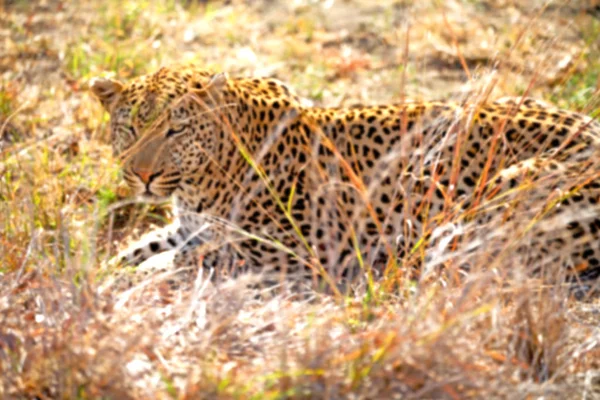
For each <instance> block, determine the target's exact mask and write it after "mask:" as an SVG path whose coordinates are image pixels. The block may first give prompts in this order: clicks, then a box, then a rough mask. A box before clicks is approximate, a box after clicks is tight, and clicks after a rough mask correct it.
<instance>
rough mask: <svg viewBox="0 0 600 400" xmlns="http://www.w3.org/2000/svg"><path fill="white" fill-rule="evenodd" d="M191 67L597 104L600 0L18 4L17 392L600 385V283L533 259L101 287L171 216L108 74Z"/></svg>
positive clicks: (423, 93) (483, 392) (164, 393)
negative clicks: (331, 277) (366, 282)
mask: <svg viewBox="0 0 600 400" xmlns="http://www.w3.org/2000/svg"><path fill="white" fill-rule="evenodd" d="M185 61H190V62H196V63H198V64H201V65H204V66H206V67H208V68H212V69H214V70H217V71H225V72H228V73H229V74H231V75H254V76H273V77H277V78H278V79H280V80H282V81H284V82H287V83H289V84H290V85H291V86H292V87H294V88H295V89H296V91H297V92H298V93H299V94H300V95H301V96H302V97H304V98H306V99H308V100H309V101H312V102H313V103H314V104H317V105H328V106H345V105H352V104H356V103H384V102H391V101H399V100H400V99H403V98H411V99H457V100H461V99H465V98H467V97H469V96H488V97H490V98H498V97H501V96H506V95H510V96H520V95H527V96H531V97H536V98H539V99H540V100H543V101H546V102H549V103H553V104H557V105H559V106H560V107H563V108H568V109H572V110H577V111H580V112H582V113H584V114H587V115H590V116H592V117H596V118H598V117H600V3H599V2H597V1H595V0H581V1H575V0H573V1H570V2H569V1H550V2H542V1H511V0H499V1H494V0H490V1H484V0H448V1H410V0H381V1H370V0H322V1H321V0H294V1H278V0H257V1H249V0H248V1H236V0H232V1H200V0H186V1H183V0H161V1H149V0H120V1H117V0H104V1H92V0H80V1H59V0H32V1H30V0H4V1H2V0H0V377H1V378H0V382H1V384H0V397H1V398H32V399H33V398H39V399H54V398H65V399H72V398H77V399H96V398H114V399H126V398H177V399H188V398H190V399H195V398H206V399H214V398H226V399H228V398H236V399H237V398H239V399H246V398H252V399H283V398H329V399H344V398H356V399H376V398H407V399H409V398H418V399H420V398H436V399H438V398H439V399H462V398H524V399H525V398H527V399H530V398H531V399H533V398H546V399H549V398H555V399H593V398H600V328H599V326H600V318H599V315H600V306H599V305H598V301H597V299H596V298H595V297H593V296H592V295H589V294H583V295H579V296H573V292H572V291H571V290H570V289H569V287H568V286H567V285H562V284H560V282H557V283H556V284H555V285H547V284H545V283H544V282H541V280H540V279H539V278H538V277H536V276H532V275H530V274H526V273H523V274H516V275H514V274H513V275H511V276H512V278H511V279H503V278H502V277H503V274H502V273H498V272H497V271H490V270H489V269H488V268H486V267H487V266H486V265H481V266H479V267H478V268H474V269H473V270H472V271H471V273H470V274H469V276H468V277H465V278H462V279H456V280H453V279H447V277H446V278H443V279H442V278H437V277H436V276H432V275H428V276H423V277H422V279H420V280H419V281H416V282H415V281H406V282H397V283H398V284H396V285H379V284H377V283H375V286H374V287H373V288H371V290H367V291H363V292H361V291H357V292H355V293H354V292H353V293H351V294H348V295H342V296H331V295H324V294H319V293H317V292H315V293H314V295H312V296H310V297H309V298H302V299H296V298H293V297H291V296H283V295H274V296H256V295H255V294H256V293H255V292H253V291H252V290H250V289H246V288H245V287H244V285H243V282H239V281H235V280H232V281H228V282H225V283H224V284H223V286H222V287H221V288H220V289H219V290H218V291H215V290H212V289H211V288H210V287H209V285H205V284H204V283H202V282H200V283H199V284H198V285H197V287H195V288H194V290H192V291H186V292H183V291H182V292H180V293H176V294H175V295H173V294H172V293H169V294H167V293H166V292H164V291H163V290H162V289H161V287H158V288H157V289H156V290H151V291H149V292H147V293H146V294H145V295H140V294H139V293H135V292H131V291H127V292H118V291H111V290H108V291H106V290H100V288H101V287H102V283H103V282H104V281H105V279H106V276H107V275H109V274H110V273H111V272H112V271H111V270H110V268H108V267H107V263H106V261H107V260H108V259H109V258H110V257H111V256H113V255H114V254H115V253H116V251H117V249H118V248H119V247H121V246H123V244H124V243H125V242H126V241H127V240H129V239H128V238H130V237H136V235H138V234H139V233H140V232H141V231H143V230H144V229H146V227H148V226H150V225H163V224H165V223H167V221H169V218H170V212H171V210H170V206H169V205H168V204H151V205H149V204H143V203H139V202H135V201H131V200H129V197H128V189H127V187H126V185H125V184H124V183H123V182H121V180H120V171H119V164H118V162H117V160H116V159H114V158H113V157H112V154H111V149H110V143H109V142H108V138H109V125H108V115H107V114H106V113H105V112H104V110H103V109H102V107H101V105H100V104H99V103H98V101H97V100H96V99H94V98H93V97H92V96H91V95H90V94H89V92H88V90H87V89H88V84H89V81H90V79H91V78H93V77H96V76H110V77H115V78H118V79H121V80H123V81H126V80H127V79H129V78H131V77H134V76H138V75H140V74H144V73H149V72H153V71H155V70H156V69H157V68H158V67H160V66H161V65H164V64H167V63H172V62H185ZM525 222H526V221H525ZM525 222H524V224H525V225H526V223H525ZM509 234H511V233H510V232H509ZM515 234H516V233H515ZM482 251H485V250H482ZM505 256H506V257H508V260H509V261H510V254H508V255H505ZM504 264H506V263H504ZM513 268H514V269H515V270H518V269H519V268H521V266H520V265H518V264H517V263H515V264H514V265H513ZM515 276H517V277H518V279H515ZM589 293H592V292H591V291H590V292H589ZM575 297H577V298H575Z"/></svg>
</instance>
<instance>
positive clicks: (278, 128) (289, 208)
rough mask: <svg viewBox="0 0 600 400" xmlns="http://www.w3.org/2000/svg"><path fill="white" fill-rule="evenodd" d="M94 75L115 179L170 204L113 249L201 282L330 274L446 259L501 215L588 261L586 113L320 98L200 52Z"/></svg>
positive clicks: (593, 139)
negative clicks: (137, 235) (239, 71)
mask: <svg viewBox="0 0 600 400" xmlns="http://www.w3.org/2000/svg"><path fill="white" fill-rule="evenodd" d="M90 90H91V92H92V93H93V95H94V96H95V97H96V98H97V99H98V100H99V102H100V103H101V105H102V106H103V108H104V109H105V110H106V112H108V114H109V115H110V132H111V133H110V142H111V146H112V150H113V154H114V156H115V157H116V158H117V159H118V160H119V162H120V163H121V169H122V176H123V180H124V181H125V182H126V183H127V185H128V186H129V187H130V189H131V191H132V192H133V193H134V194H135V195H136V196H138V197H139V198H142V199H143V201H155V200H160V201H168V202H171V204H172V206H173V215H174V218H173V221H172V223H170V224H168V225H166V226H164V227H160V228H156V229H154V230H151V231H150V232H148V233H146V234H145V235H144V236H142V238H141V239H140V240H139V241H136V242H134V243H133V244H130V245H129V246H127V247H126V248H125V249H124V250H122V251H121V252H120V253H119V254H118V255H117V257H115V260H117V262H118V263H120V264H123V265H130V266H134V267H135V266H137V265H140V264H141V263H142V262H144V261H147V260H148V259H150V258H151V257H153V256H155V255H157V254H161V253H164V252H173V253H174V256H173V263H172V265H173V266H172V268H173V269H174V271H178V270H181V271H183V270H186V271H192V272H193V273H197V272H199V271H210V274H211V279H213V280H214V279H218V277H219V276H239V275H240V274H242V273H248V272H255V273H257V274H263V276H264V277H265V278H264V280H265V281H268V282H270V284H275V283H276V282H282V281H288V280H295V281H300V282H309V283H311V284H314V283H315V282H316V283H318V284H320V285H323V282H325V284H326V285H332V286H334V287H339V286H336V285H340V284H341V283H340V282H346V283H347V282H355V281H356V280H357V279H358V280H360V279H364V278H365V277H367V278H370V277H381V276H386V274H389V273H390V271H395V272H393V273H402V271H403V270H404V268H403V267H404V266H407V265H409V264H410V266H411V267H410V268H411V269H413V270H415V269H416V270H419V269H424V268H426V267H427V266H429V265H430V264H431V263H432V262H434V263H435V262H437V263H444V262H445V261H444V260H447V259H448V258H449V255H450V254H459V252H457V251H456V248H457V245H456V244H457V243H458V242H460V243H463V246H462V247H460V249H461V251H460V258H461V259H462V260H463V261H464V260H468V257H467V255H471V256H472V257H475V256H474V254H477V253H478V252H477V251H476V250H477V248H479V249H482V248H485V246H486V245H489V244H490V243H492V242H493V240H494V237H496V236H498V235H497V230H498V229H499V227H503V228H502V229H503V232H505V234H504V235H503V237H504V242H503V243H506V242H507V241H511V239H514V240H512V242H515V243H516V244H514V243H513V244H514V245H515V246H516V247H514V248H513V249H516V250H515V251H514V252H513V251H512V250H509V253H511V254H521V255H522V261H523V262H524V263H527V264H530V265H531V266H532V268H533V269H537V270H539V269H541V268H543V267H544V266H545V265H549V264H550V263H554V264H556V263H560V264H561V266H565V267H566V268H565V270H566V271H570V272H568V274H569V276H571V275H573V276H576V278H577V279H586V280H587V279H595V278H597V277H598V276H599V275H600V240H599V239H600V217H599V216H598V199H599V195H600V181H599V180H598V179H597V174H598V172H599V171H600V169H599V168H598V164H597V163H596V160H597V159H598V157H597V155H598V152H599V148H600V124H599V123H598V121H596V120H595V119H594V118H592V117H590V116H587V115H584V114H582V113H579V112H575V111H569V110H565V109H561V108H558V107H556V106H553V105H551V104H549V103H545V102H542V101H539V100H536V99H533V98H529V97H526V96H516V97H507V98H503V99H500V100H496V101H489V100H488V99H485V98H483V99H479V98H476V99H472V98H468V99H463V100H435V101H430V100H427V101H421V100H403V101H398V102H395V103H392V104H374V105H361V104H357V105H352V106H338V107H335V106H334V107H327V106H314V105H312V104H309V102H307V101H306V100H304V99H303V98H302V97H300V96H299V95H298V94H296V92H295V91H294V90H293V89H292V88H291V87H289V86H288V85H287V84H285V83H283V82H282V81H280V80H278V79H275V78H271V77H258V78H257V77H252V76H250V77H231V76H230V75H229V74H227V73H224V72H218V71H217V72H215V71H212V70H209V69H206V68H203V67H201V66H198V65H196V64H172V65H167V66H163V67H162V68H160V69H158V70H157V71H156V72H153V73H149V74H146V75H142V76H139V77H136V78H133V79H131V80H130V81H129V82H127V83H122V82H121V81H119V80H116V79H110V78H103V77H98V78H95V79H93V80H92V81H91V83H90ZM532 183H536V184H532ZM523 188H525V189H523ZM507 204H508V205H510V206H507ZM539 204H541V205H539ZM536 207H537V208H536ZM537 220H541V221H542V222H543V221H546V222H547V223H546V224H544V223H530V222H529V221H533V222H535V221H537ZM548 221H549V222H548ZM523 225H527V229H522V230H523V231H526V232H525V233H524V236H519V237H513V236H514V235H513V234H512V233H511V232H512V231H514V230H515V229H517V228H519V227H522V226H523ZM483 226H488V227H491V228H488V229H487V231H485V232H484V231H483V230H482V229H483V228H482V227H483ZM447 228H451V229H450V231H456V230H457V229H458V230H459V231H460V232H461V233H460V234H456V233H452V232H451V233H450V234H449V235H448V229H447ZM442 231H444V232H446V234H444V232H442ZM469 232H470V233H469ZM458 237H461V238H462V239H457V238H458ZM452 243H454V247H453V249H454V250H452V246H451V244H452ZM501 247H502V246H498V249H500V248H501ZM498 249H496V251H494V252H488V253H489V257H491V258H490V259H489V260H488V261H486V262H488V263H490V264H493V262H494V260H495V259H497V258H498V257H500V255H499V254H500V253H502V251H501V249H500V250H498ZM479 253H481V252H479ZM440 255H441V259H442V261H439V259H440ZM436 260H438V261H436ZM415 266H416V267H415ZM185 276H186V278H185V279H189V275H185Z"/></svg>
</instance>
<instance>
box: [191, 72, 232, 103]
mask: <svg viewBox="0 0 600 400" xmlns="http://www.w3.org/2000/svg"><path fill="white" fill-rule="evenodd" d="M226 86H227V74H226V73H224V72H220V73H218V74H214V75H211V76H210V77H209V78H208V80H207V81H206V83H203V84H201V85H195V86H194V87H193V89H192V92H193V93H194V94H195V95H196V96H198V97H200V98H202V99H204V100H212V101H218V99H219V98H220V97H221V96H222V94H223V90H224V89H225V87H226Z"/></svg>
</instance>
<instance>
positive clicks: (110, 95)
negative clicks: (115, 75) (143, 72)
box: [90, 78, 123, 112]
mask: <svg viewBox="0 0 600 400" xmlns="http://www.w3.org/2000/svg"><path fill="white" fill-rule="evenodd" d="M90 90H91V91H92V93H93V94H94V96H96V97H97V98H98V100H100V103H102V105H103V106H104V109H105V110H106V111H108V112H110V108H111V105H112V104H113V103H114V102H115V101H116V100H117V99H118V98H119V95H120V94H121V92H122V91H123V84H122V83H121V82H119V81H116V80H114V79H106V78H94V79H92V80H91V81H90Z"/></svg>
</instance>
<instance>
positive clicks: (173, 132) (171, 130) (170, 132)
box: [167, 125, 185, 137]
mask: <svg viewBox="0 0 600 400" xmlns="http://www.w3.org/2000/svg"><path fill="white" fill-rule="evenodd" d="M184 130H185V126H183V125H181V126H174V127H171V128H169V130H168V131H167V137H171V136H175V135H179V134H180V133H182V132H183V131H184Z"/></svg>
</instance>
